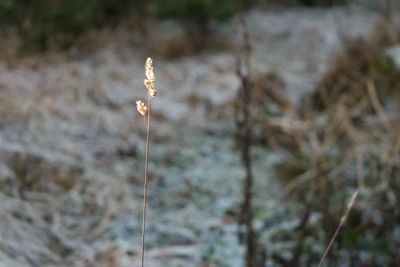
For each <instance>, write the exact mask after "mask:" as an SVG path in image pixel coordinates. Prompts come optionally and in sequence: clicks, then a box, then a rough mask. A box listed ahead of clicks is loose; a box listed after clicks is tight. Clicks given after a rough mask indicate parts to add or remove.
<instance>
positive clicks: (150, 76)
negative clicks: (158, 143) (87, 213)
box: [136, 58, 157, 267]
mask: <svg viewBox="0 0 400 267" xmlns="http://www.w3.org/2000/svg"><path fill="white" fill-rule="evenodd" d="M145 67H146V79H145V80H144V86H145V87H146V88H147V90H148V92H147V106H146V105H145V104H144V103H143V102H142V101H141V100H138V101H136V108H137V111H138V112H139V113H140V114H141V115H142V116H143V118H144V121H145V125H146V148H145V163H144V186H143V213H142V243H141V251H140V262H141V267H144V252H145V233H146V213H147V181H148V175H149V148H150V117H151V116H150V112H151V98H153V97H155V96H156V95H157V90H156V89H155V87H154V80H155V76H154V72H153V60H152V59H151V58H147V60H146V64H145ZM146 116H147V117H146Z"/></svg>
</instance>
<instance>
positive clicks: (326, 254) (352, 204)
mask: <svg viewBox="0 0 400 267" xmlns="http://www.w3.org/2000/svg"><path fill="white" fill-rule="evenodd" d="M358 193H359V190H358V189H357V190H356V191H355V192H354V193H353V195H352V196H351V199H350V201H349V204H348V205H347V209H346V211H345V213H344V215H343V216H342V218H340V223H339V225H338V227H337V228H336V231H335V233H334V234H333V236H332V238H331V240H330V241H329V244H328V246H327V247H326V249H325V252H324V255H323V256H322V258H321V260H320V261H319V263H318V267H321V266H322V263H323V262H324V260H325V258H326V256H328V252H329V250H330V249H331V247H332V245H333V242H334V241H335V239H336V237H337V235H338V234H339V232H340V230H341V229H342V227H343V225H344V223H345V222H346V220H347V217H348V216H349V214H350V211H351V209H352V208H353V206H354V203H355V202H356V199H357V196H358Z"/></svg>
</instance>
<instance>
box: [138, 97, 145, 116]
mask: <svg viewBox="0 0 400 267" xmlns="http://www.w3.org/2000/svg"><path fill="white" fill-rule="evenodd" d="M136 109H137V111H138V112H139V113H140V114H141V115H143V116H144V115H146V113H147V107H146V105H145V104H144V103H143V102H142V101H141V100H138V101H136Z"/></svg>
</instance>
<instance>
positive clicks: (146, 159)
mask: <svg viewBox="0 0 400 267" xmlns="http://www.w3.org/2000/svg"><path fill="white" fill-rule="evenodd" d="M147 107H148V111H147V121H146V149H145V150H146V151H145V167H144V187H143V213H142V244H141V252H140V262H141V267H144V243H145V242H144V241H145V240H144V238H145V232H146V213H147V175H148V170H149V148H150V112H151V98H150V95H149V94H148V95H147Z"/></svg>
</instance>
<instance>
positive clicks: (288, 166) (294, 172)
mask: <svg viewBox="0 0 400 267" xmlns="http://www.w3.org/2000/svg"><path fill="white" fill-rule="evenodd" d="M376 32H377V33H378V34H374V35H373V36H371V37H369V38H367V39H358V40H354V41H352V42H351V43H350V44H349V45H348V46H347V47H346V48H345V49H344V51H343V52H342V53H340V54H339V55H338V56H337V58H336V59H335V60H334V61H333V64H332V66H331V68H330V69H329V70H328V71H327V72H326V74H325V75H324V76H323V77H322V79H321V80H320V82H319V84H318V85H317V88H316V89H315V91H314V92H313V93H312V94H311V95H309V96H306V97H305V101H304V104H303V106H302V113H303V114H302V115H301V119H300V120H298V121H294V122H293V123H292V126H291V127H293V128H294V130H293V131H286V133H287V134H286V136H287V137H289V139H282V138H281V141H282V140H284V141H285V142H287V141H288V140H290V138H292V141H293V143H294V144H295V145H293V143H292V144H291V145H292V146H290V148H288V151H291V152H290V153H291V155H292V156H291V157H288V158H286V159H284V160H283V161H282V162H281V163H279V164H278V165H277V175H278V177H279V178H280V180H281V181H284V183H285V184H288V186H287V187H286V189H285V190H284V191H283V192H284V193H283V195H285V197H286V196H287V195H291V196H293V198H294V199H295V200H296V201H297V202H298V203H302V206H303V207H302V211H301V213H302V217H301V220H299V222H298V224H297V226H296V227H295V228H294V229H292V232H291V235H293V239H294V244H295V245H294V247H293V251H292V252H293V258H292V259H291V261H290V263H291V264H295V265H299V263H302V264H306V263H307V264H306V265H307V266H308V265H309V264H310V263H311V262H315V261H317V260H318V256H317V257H314V256H313V253H314V252H315V251H318V250H319V248H318V244H321V245H322V246H323V244H326V243H327V242H328V240H329V239H330V237H331V236H332V235H333V233H334V231H335V229H336V227H337V224H338V222H339V219H340V218H341V216H342V214H343V211H344V210H345V209H346V199H348V197H349V195H351V194H352V193H353V192H355V191H356V190H357V189H358V190H360V192H361V196H360V198H359V199H358V200H357V202H356V205H355V207H354V208H353V211H352V213H351V215H350V219H349V221H348V224H347V225H346V227H345V229H344V230H343V231H342V232H341V233H340V234H339V237H338V240H337V241H336V242H335V246H334V249H333V251H332V253H330V256H329V258H330V261H331V262H332V263H337V262H338V259H342V260H344V261H347V262H352V263H353V264H354V265H355V266H398V264H399V258H398V256H397V254H398V251H399V249H400V247H399V243H398V241H397V239H396V238H393V237H394V236H396V235H397V234H398V231H399V227H398V225H397V223H396V222H398V221H399V220H400V214H399V212H398V201H399V197H400V184H399V178H400V176H399V175H400V172H399V168H398V163H396V162H398V160H397V157H398V155H399V149H400V124H399V112H400V110H399V103H400V94H399V92H400V91H399V88H400V80H399V78H398V77H399V73H400V71H399V69H398V67H397V66H396V65H395V64H394V62H393V61H392V60H391V59H389V58H388V57H387V56H385V52H384V51H385V49H387V48H388V47H391V46H393V45H395V44H396V43H398V41H399V40H400V34H399V33H398V32H397V33H396V31H395V30H394V29H393V28H391V27H390V26H388V25H385V26H380V27H378V30H377V31H376ZM269 125H270V123H269ZM272 128H274V127H272ZM282 145H283V146H284V147H288V145H287V144H285V143H282ZM296 147H297V148H296ZM313 218H314V219H315V218H319V219H317V222H315V221H314V222H313ZM312 251H314V252H312ZM278 254H279V253H278ZM365 255H368V256H365ZM278 257H279V256H278ZM302 264H301V265H302Z"/></svg>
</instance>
